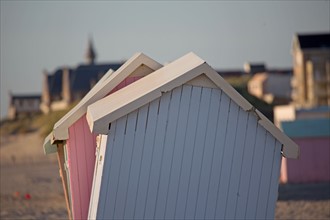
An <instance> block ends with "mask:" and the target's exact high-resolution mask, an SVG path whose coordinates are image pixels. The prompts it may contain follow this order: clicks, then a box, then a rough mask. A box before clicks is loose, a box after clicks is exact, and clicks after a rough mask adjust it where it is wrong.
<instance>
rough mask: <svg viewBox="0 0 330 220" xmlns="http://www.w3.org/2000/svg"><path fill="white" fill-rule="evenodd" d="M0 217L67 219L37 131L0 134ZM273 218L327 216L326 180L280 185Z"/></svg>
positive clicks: (329, 194)
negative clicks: (324, 181)
mask: <svg viewBox="0 0 330 220" xmlns="http://www.w3.org/2000/svg"><path fill="white" fill-rule="evenodd" d="M0 143H1V145H0V177H1V179H0V218H1V219H67V211H66V207H65V200H64V194H63V189H62V185H61V179H60V177H59V171H58V165H57V159H56V155H51V156H45V155H44V154H43V150H42V143H43V140H42V138H40V135H39V134H38V133H37V132H34V133H29V134H26V135H18V136H11V137H1V140H0ZM275 218H276V219H330V185H329V183H318V184H303V185H281V186H280V187H279V199H278V202H277V204H276V213H275Z"/></svg>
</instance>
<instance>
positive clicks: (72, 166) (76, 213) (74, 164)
mask: <svg viewBox="0 0 330 220" xmlns="http://www.w3.org/2000/svg"><path fill="white" fill-rule="evenodd" d="M69 135H70V139H69V140H67V152H68V158H69V161H68V162H69V163H68V166H69V173H70V192H71V195H70V196H71V207H72V218H73V219H75V218H81V212H80V211H81V210H80V201H81V199H80V193H79V192H80V184H79V183H80V176H79V172H78V161H77V154H76V147H75V146H76V145H77V143H76V134H75V129H74V127H70V128H69Z"/></svg>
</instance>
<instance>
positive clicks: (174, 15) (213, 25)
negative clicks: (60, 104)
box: [0, 0, 330, 118]
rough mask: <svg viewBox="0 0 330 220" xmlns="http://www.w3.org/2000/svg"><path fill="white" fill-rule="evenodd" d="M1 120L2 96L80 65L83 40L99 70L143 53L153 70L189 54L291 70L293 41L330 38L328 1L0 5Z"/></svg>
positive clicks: (29, 90) (36, 87) (225, 64)
mask: <svg viewBox="0 0 330 220" xmlns="http://www.w3.org/2000/svg"><path fill="white" fill-rule="evenodd" d="M0 6H1V7H0V50H1V51H0V52H1V53H0V55H1V56H0V58H1V59H0V83H1V84H0V85H1V88H0V93H1V108H0V117H1V118H2V117H4V116H5V115H6V114H7V109H8V104H9V100H8V92H9V91H11V92H12V93H14V94H35V93H36V94H38V93H39V94H40V93H41V89H42V72H43V71H44V70H47V71H48V72H53V71H55V70H56V69H57V68H59V67H63V66H70V67H75V66H77V65H79V64H81V63H83V62H84V55H85V52H86V49H87V41H88V37H89V36H91V37H92V39H93V43H94V47H95V50H96V53H97V60H96V62H98V63H106V62H112V61H123V60H126V59H128V58H130V57H131V56H132V55H133V54H134V53H136V52H143V53H145V54H146V55H148V56H150V57H151V58H153V59H155V60H157V61H158V62H160V63H167V62H170V61H173V60H175V59H177V58H179V57H181V56H183V55H184V54H186V53H188V52H190V51H192V52H194V53H196V54H197V55H198V56H200V57H201V58H203V59H204V60H205V61H207V63H208V64H210V65H211V66H212V67H213V68H215V69H243V65H244V63H245V62H263V63H265V64H266V65H267V66H268V67H278V68H281V67H283V68H288V67H292V57H291V56H292V55H291V44H292V38H293V36H294V34H296V33H315V32H329V31H330V0H322V1H318V0H310V1H297V0H295V1H274V0H272V1H267V0H264V1H156V2H152V1H4V0H0Z"/></svg>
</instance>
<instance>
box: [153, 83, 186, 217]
mask: <svg viewBox="0 0 330 220" xmlns="http://www.w3.org/2000/svg"><path fill="white" fill-rule="evenodd" d="M181 93H182V88H181V87H178V88H176V89H174V90H173V92H172V96H171V102H170V108H169V110H168V117H167V120H168V122H167V123H168V124H167V129H166V133H165V139H164V152H163V156H162V162H161V170H160V175H159V179H158V191H157V200H156V204H155V206H156V208H155V214H154V216H153V218H154V219H163V218H164V217H165V210H166V199H167V196H168V189H169V183H170V175H171V170H172V162H173V157H174V146H175V139H176V136H177V132H178V130H177V124H178V120H179V110H180V108H179V106H180V101H181ZM172 146H173V147H172Z"/></svg>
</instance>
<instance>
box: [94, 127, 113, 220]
mask: <svg viewBox="0 0 330 220" xmlns="http://www.w3.org/2000/svg"><path fill="white" fill-rule="evenodd" d="M116 128H117V123H116V121H114V122H112V123H111V127H110V130H109V133H108V138H107V143H106V149H105V156H104V165H103V170H100V172H102V182H101V188H100V196H99V205H98V207H97V218H96V219H104V212H105V209H106V200H107V198H108V195H107V192H108V186H109V181H110V178H109V177H110V164H111V162H112V158H113V149H114V143H115V136H116Z"/></svg>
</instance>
